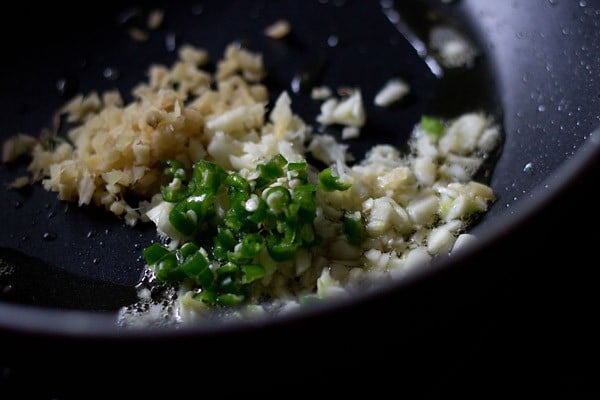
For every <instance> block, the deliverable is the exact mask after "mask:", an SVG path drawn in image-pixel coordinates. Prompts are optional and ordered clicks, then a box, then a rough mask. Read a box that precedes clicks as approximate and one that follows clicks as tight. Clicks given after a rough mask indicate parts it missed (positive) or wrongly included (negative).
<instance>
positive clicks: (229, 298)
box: [216, 293, 246, 307]
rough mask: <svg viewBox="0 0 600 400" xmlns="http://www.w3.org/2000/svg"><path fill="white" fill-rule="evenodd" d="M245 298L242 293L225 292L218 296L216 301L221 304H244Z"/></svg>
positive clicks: (229, 305) (230, 305)
mask: <svg viewBox="0 0 600 400" xmlns="http://www.w3.org/2000/svg"><path fill="white" fill-rule="evenodd" d="M245 299H246V298H245V296H244V295H242V294H233V293H225V294H222V295H220V296H217V299H216V303H217V304H218V305H220V306H226V307H234V306H239V305H240V304H242V303H243V302H244V300H245Z"/></svg>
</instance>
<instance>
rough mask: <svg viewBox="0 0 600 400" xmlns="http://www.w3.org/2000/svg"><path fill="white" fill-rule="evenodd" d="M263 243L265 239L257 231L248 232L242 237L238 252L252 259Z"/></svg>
mask: <svg viewBox="0 0 600 400" xmlns="http://www.w3.org/2000/svg"><path fill="white" fill-rule="evenodd" d="M264 245H265V239H264V238H263V237H262V236H261V235H260V234H258V233H249V234H247V235H246V236H244V238H243V239H242V248H241V249H240V253H241V255H242V256H243V257H245V258H249V259H253V258H254V257H256V256H257V255H258V253H260V250H261V249H262V248H263V246H264Z"/></svg>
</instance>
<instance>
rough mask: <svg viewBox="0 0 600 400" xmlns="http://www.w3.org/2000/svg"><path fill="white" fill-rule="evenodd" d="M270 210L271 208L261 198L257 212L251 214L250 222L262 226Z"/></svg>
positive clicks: (249, 216)
mask: <svg viewBox="0 0 600 400" xmlns="http://www.w3.org/2000/svg"><path fill="white" fill-rule="evenodd" d="M268 210H269V206H268V205H267V202H266V201H264V200H263V199H261V198H259V199H258V206H257V208H256V210H255V211H252V212H250V213H249V215H248V220H249V221H251V222H254V223H255V224H260V223H261V222H263V221H264V220H265V217H266V216H267V211H268Z"/></svg>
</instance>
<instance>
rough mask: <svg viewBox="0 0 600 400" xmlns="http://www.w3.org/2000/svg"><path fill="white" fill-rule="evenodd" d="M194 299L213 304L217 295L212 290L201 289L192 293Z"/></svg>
mask: <svg viewBox="0 0 600 400" xmlns="http://www.w3.org/2000/svg"><path fill="white" fill-rule="evenodd" d="M194 299H195V300H199V301H201V302H203V303H205V304H208V305H211V306H214V305H215V303H216V302H217V295H216V294H215V292H214V291H212V290H208V289H202V291H201V292H200V293H198V294H195V295H194Z"/></svg>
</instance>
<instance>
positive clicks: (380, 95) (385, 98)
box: [373, 79, 410, 107]
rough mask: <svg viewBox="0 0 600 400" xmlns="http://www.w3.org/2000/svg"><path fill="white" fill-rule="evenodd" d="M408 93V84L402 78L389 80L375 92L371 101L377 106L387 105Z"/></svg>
mask: <svg viewBox="0 0 600 400" xmlns="http://www.w3.org/2000/svg"><path fill="white" fill-rule="evenodd" d="M409 93H410V86H409V85H408V83H406V82H404V81H403V80H402V79H392V80H389V81H388V82H387V83H386V84H385V86H384V87H382V88H381V90H379V92H377V95H375V99H374V100H373V102H374V103H375V105H376V106H379V107H388V106H390V105H392V104H393V103H395V102H397V101H398V100H400V99H402V98H403V97H404V96H406V95H407V94H409Z"/></svg>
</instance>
